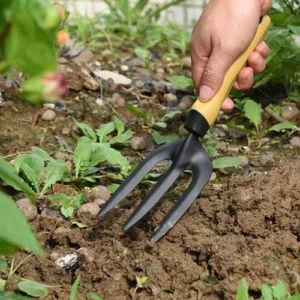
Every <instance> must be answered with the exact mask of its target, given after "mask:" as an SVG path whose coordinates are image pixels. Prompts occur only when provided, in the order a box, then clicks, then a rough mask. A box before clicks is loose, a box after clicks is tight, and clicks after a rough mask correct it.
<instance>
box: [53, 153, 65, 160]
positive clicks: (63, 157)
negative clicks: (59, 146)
mask: <svg viewBox="0 0 300 300" xmlns="http://www.w3.org/2000/svg"><path fill="white" fill-rule="evenodd" d="M54 157H55V158H56V159H61V160H65V159H67V158H68V154H67V153H64V152H55V154H54Z"/></svg>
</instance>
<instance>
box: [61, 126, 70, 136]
mask: <svg viewBox="0 0 300 300" xmlns="http://www.w3.org/2000/svg"><path fill="white" fill-rule="evenodd" d="M70 132H71V128H70V127H69V126H66V125H64V126H63V128H62V130H61V133H62V134H63V135H68V134H70Z"/></svg>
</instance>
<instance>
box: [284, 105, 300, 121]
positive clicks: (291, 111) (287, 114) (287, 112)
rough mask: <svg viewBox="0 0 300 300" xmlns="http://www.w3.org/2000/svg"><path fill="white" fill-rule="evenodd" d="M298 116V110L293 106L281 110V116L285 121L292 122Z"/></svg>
mask: <svg viewBox="0 0 300 300" xmlns="http://www.w3.org/2000/svg"><path fill="white" fill-rule="evenodd" d="M298 114H299V109H298V108H297V107H296V106H294V105H287V106H284V107H283V108H282V111H281V116H282V117H283V118H284V119H286V120H292V119H293V118H294V117H296V116H297V115H298Z"/></svg>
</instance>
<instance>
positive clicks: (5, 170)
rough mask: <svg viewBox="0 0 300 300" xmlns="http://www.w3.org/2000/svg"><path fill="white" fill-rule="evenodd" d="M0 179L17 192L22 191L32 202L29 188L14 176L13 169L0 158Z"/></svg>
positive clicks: (31, 192) (32, 194)
mask: <svg viewBox="0 0 300 300" xmlns="http://www.w3.org/2000/svg"><path fill="white" fill-rule="evenodd" d="M0 178H1V179H2V180H3V181H4V182H5V183H6V184H7V185H10V186H12V187H13V188H14V189H15V190H17V191H22V192H23V193H24V194H25V195H26V196H27V197H28V198H30V199H31V200H34V192H33V190H32V189H31V187H30V186H29V185H28V184H27V183H26V182H25V181H24V180H23V179H22V178H21V177H19V176H18V175H17V174H16V171H15V169H14V167H13V166H12V165H11V164H10V163H9V162H7V161H6V160H5V159H3V158H2V157H0Z"/></svg>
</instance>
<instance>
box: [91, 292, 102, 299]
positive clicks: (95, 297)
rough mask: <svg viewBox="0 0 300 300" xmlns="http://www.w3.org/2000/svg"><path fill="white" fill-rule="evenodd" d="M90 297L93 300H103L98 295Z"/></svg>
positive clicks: (92, 294)
mask: <svg viewBox="0 0 300 300" xmlns="http://www.w3.org/2000/svg"><path fill="white" fill-rule="evenodd" d="M89 297H90V299H91V300H103V298H102V297H100V296H98V295H97V294H94V293H89Z"/></svg>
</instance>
